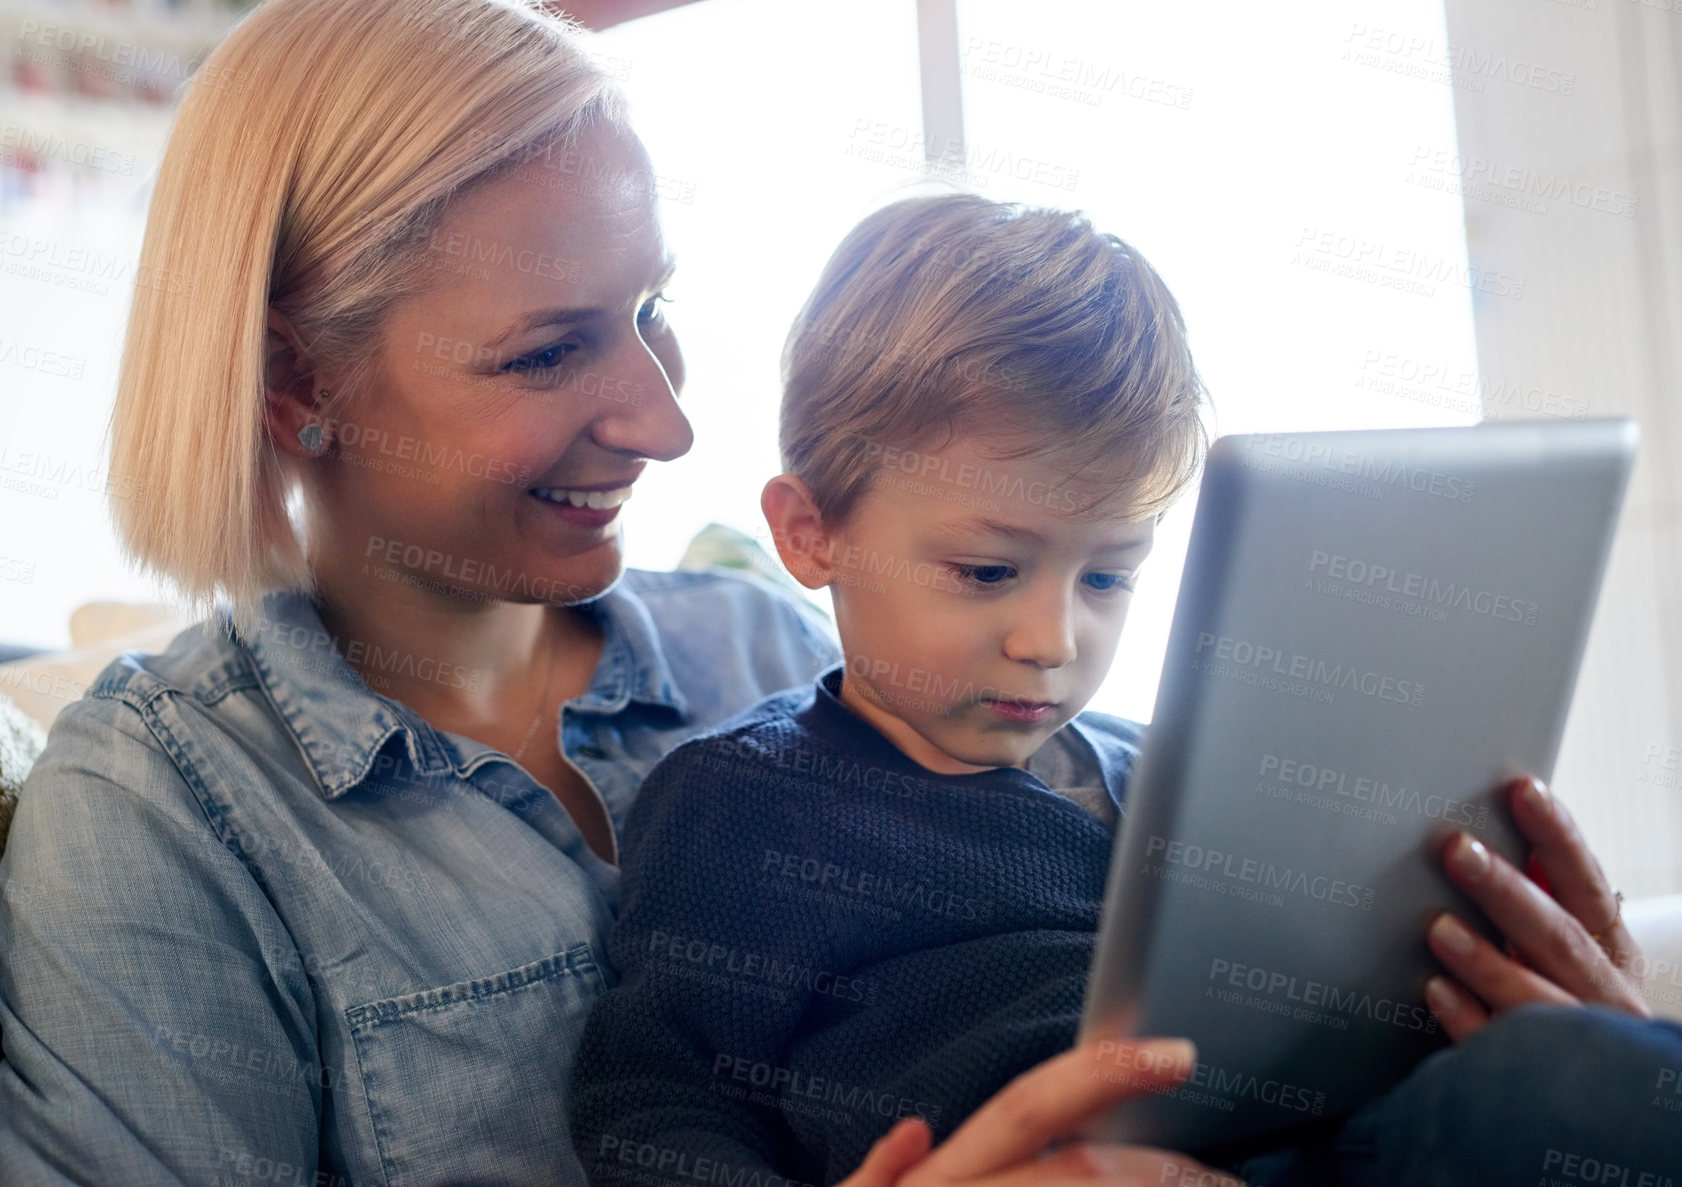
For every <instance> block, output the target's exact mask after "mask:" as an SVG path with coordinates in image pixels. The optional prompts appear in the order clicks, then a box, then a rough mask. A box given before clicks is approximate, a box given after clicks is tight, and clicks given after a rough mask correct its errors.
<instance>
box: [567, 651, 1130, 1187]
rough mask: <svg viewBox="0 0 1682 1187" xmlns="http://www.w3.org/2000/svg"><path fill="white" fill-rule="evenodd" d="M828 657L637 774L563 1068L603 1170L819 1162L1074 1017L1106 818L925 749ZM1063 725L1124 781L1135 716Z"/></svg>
mask: <svg viewBox="0 0 1682 1187" xmlns="http://www.w3.org/2000/svg"><path fill="white" fill-rule="evenodd" d="M840 677H841V668H840V667H839V666H838V667H836V668H832V669H831V670H830V671H828V672H826V673H824V675H823V676H821V677H819V679H818V680H817V681H816V682H814V683H813V684H812V685H809V686H807V687H805V688H799V689H791V690H789V691H787V692H783V693H779V694H776V695H775V696H772V697H770V698H768V699H766V700H764V701H762V702H760V703H759V704H758V705H756V706H755V707H753V708H752V709H749V710H748V711H746V712H745V713H743V714H741V715H739V716H737V717H736V718H734V719H733V720H732V721H730V722H726V723H725V724H724V725H722V726H720V727H719V728H718V730H717V731H715V732H713V733H711V734H708V735H705V736H703V737H700V738H696V739H692V740H690V741H688V742H686V743H684V744H683V745H682V746H679V747H678V748H677V749H675V750H674V751H672V753H671V754H670V755H668V756H667V757H666V758H665V759H664V760H663V761H662V762H661V763H660V764H659V765H658V766H657V767H655V769H654V770H653V771H652V772H651V773H650V774H649V776H648V778H647V780H646V781H645V782H644V784H643V787H642V790H641V791H640V792H639V793H638V796H637V801H636V804H635V805H634V806H633V808H632V810H631V813H630V816H629V818H628V820H627V822H626V825H625V838H626V843H625V849H624V855H623V870H624V881H623V885H622V892H623V893H622V902H621V906H620V913H619V918H618V923H617V925H616V927H615V928H614V931H613V934H612V937H611V939H610V941H609V953H610V955H611V959H612V964H613V966H614V967H615V968H616V969H617V970H619V974H620V978H621V980H620V983H619V984H618V986H617V987H616V988H613V989H611V990H610V991H609V992H607V993H606V994H604V995H603V996H602V998H601V999H600V1000H599V1001H598V1003H597V1004H596V1007H595V1009H594V1011H593V1012H592V1013H591V1015H590V1019H589V1022H588V1024H587V1026H586V1028H585V1033H584V1038H583V1045H582V1049H581V1051H580V1052H579V1056H578V1062H577V1065H576V1069H575V1072H574V1079H573V1091H572V1109H571V1112H572V1129H573V1139H574V1141H575V1142H576V1143H577V1144H578V1147H579V1150H580V1153H581V1154H582V1156H583V1161H584V1165H585V1167H586V1168H587V1169H588V1171H589V1173H590V1176H591V1179H592V1181H593V1182H614V1181H620V1182H622V1181H627V1180H635V1181H637V1182H643V1183H647V1182H670V1183H683V1184H689V1185H693V1184H696V1183H730V1184H736V1185H737V1187H777V1185H778V1184H779V1183H780V1182H781V1180H782V1179H784V1178H786V1179H787V1180H789V1181H790V1182H792V1183H797V1184H798V1183H813V1184H816V1183H831V1182H834V1181H836V1180H838V1179H841V1178H843V1177H845V1176H846V1175H847V1174H849V1173H851V1172H852V1171H853V1170H854V1169H856V1168H857V1166H858V1163H859V1161H860V1160H861V1159H862V1158H863V1156H864V1154H865V1153H866V1152H867V1151H868V1150H869V1148H870V1145H871V1143H872V1142H874V1141H875V1140H876V1139H877V1138H878V1137H880V1136H881V1135H882V1134H884V1133H886V1132H887V1131H888V1130H889V1129H890V1128H892V1126H893V1125H894V1124H895V1122H897V1121H898V1119H899V1118H900V1117H903V1116H919V1115H920V1116H922V1117H924V1118H926V1119H927V1120H928V1121H929V1122H930V1124H931V1126H932V1128H933V1130H934V1132H935V1138H936V1140H937V1141H938V1140H940V1139H942V1138H944V1137H945V1136H946V1135H948V1134H949V1133H951V1132H952V1130H953V1129H955V1128H956V1127H957V1126H958V1124H959V1123H960V1122H962V1121H963V1119H964V1118H965V1117H966V1116H968V1115H969V1114H970V1113H971V1112H972V1111H974V1109H975V1108H976V1107H977V1106H979V1105H980V1104H981V1103H982V1102H984V1101H985V1100H986V1099H987V1098H988V1097H990V1096H992V1095H993V1094H994V1093H995V1092H996V1091H998V1090H999V1089H1000V1088H1001V1087H1003V1086H1004V1085H1005V1084H1006V1083H1007V1082H1009V1081H1010V1080H1011V1079H1012V1078H1013V1077H1014V1076H1016V1075H1017V1074H1018V1073H1020V1072H1022V1071H1024V1070H1026V1069H1027V1068H1029V1067H1031V1066H1033V1065H1034V1064H1036V1063H1039V1062H1040V1061H1042V1060H1044V1059H1047V1058H1049V1057H1050V1056H1052V1055H1055V1054H1056V1053H1057V1052H1059V1051H1062V1050H1065V1049H1067V1048H1068V1047H1069V1046H1070V1044H1071V1043H1072V1042H1073V1041H1074V1038H1075V1031H1076V1026H1077V1024H1078V1022H1079V1018H1080V1007H1081V1001H1082V997H1083V994H1084V991H1085V987H1086V975H1087V966H1088V964H1089V963H1090V961H1091V957H1092V947H1093V940H1094V933H1095V931H1096V929H1097V925H1098V912H1099V907H1100V905H1101V902H1102V899H1103V895H1104V882H1105V874H1106V871H1107V868H1108V865H1109V859H1110V849H1111V845H1112V841H1113V835H1112V833H1111V832H1110V830H1109V828H1108V827H1106V826H1105V825H1104V824H1103V823H1101V822H1100V821H1099V820H1098V819H1097V818H1096V817H1094V816H1093V815H1092V814H1091V813H1089V812H1088V811H1086V810H1085V809H1084V808H1081V807H1079V806H1078V805H1076V804H1075V803H1074V802H1072V801H1071V800H1069V799H1066V798H1064V797H1063V796H1061V795H1057V794H1054V793H1053V792H1052V791H1051V790H1050V789H1049V788H1047V787H1046V785H1045V784H1044V783H1042V782H1041V781H1040V780H1039V779H1038V778H1036V777H1035V776H1034V775H1031V774H1029V773H1028V772H1027V771H1025V770H1019V769H1015V768H1000V769H996V770H991V771H984V772H982V773H980V774H977V775H953V776H948V775H940V774H936V773H934V772H932V771H930V770H928V769H927V768H925V767H923V766H920V765H919V764H917V763H915V762H913V761H912V760H910V759H908V758H906V757H905V756H904V755H903V754H901V753H900V751H899V750H898V749H897V748H896V747H894V746H893V744H892V743H890V742H889V741H888V740H887V739H886V738H884V737H883V736H882V735H881V734H880V733H878V732H877V731H876V730H875V729H874V728H872V727H871V726H870V725H868V724H867V723H866V722H865V721H864V720H863V719H862V718H860V717H859V716H858V715H856V714H855V713H853V711H852V710H850V709H848V708H847V707H846V706H844V705H843V704H842V703H841V702H840V701H839V700H838V699H837V694H838V692H839V689H840ZM1068 728H1072V729H1074V730H1076V731H1077V732H1078V733H1079V734H1080V735H1081V736H1082V737H1084V738H1085V739H1086V740H1087V741H1088V742H1089V743H1090V744H1091V746H1092V748H1093V750H1094V752H1095V753H1096V755H1097V757H1098V761H1099V765H1100V767H1101V768H1102V771H1103V776H1104V784H1105V786H1106V787H1107V788H1108V789H1109V791H1110V793H1111V795H1112V796H1113V797H1115V799H1116V802H1117V804H1118V805H1119V804H1120V800H1121V794H1122V790H1123V788H1124V785H1125V783H1126V779H1127V775H1128V772H1129V770H1130V769H1131V767H1132V764H1133V760H1134V759H1135V757H1136V756H1137V754H1138V747H1139V744H1140V742H1141V740H1142V737H1143V730H1144V727H1142V726H1140V725H1139V724H1137V723H1135V722H1130V721H1124V720H1122V719H1120V718H1116V717H1110V716H1107V715H1104V714H1098V713H1083V714H1081V715H1080V716H1078V717H1077V718H1075V720H1074V721H1073V722H1071V723H1070V726H1069V727H1068ZM768 1172H774V1173H768Z"/></svg>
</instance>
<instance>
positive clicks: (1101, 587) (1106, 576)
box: [1081, 573, 1134, 593]
mask: <svg viewBox="0 0 1682 1187" xmlns="http://www.w3.org/2000/svg"><path fill="white" fill-rule="evenodd" d="M1081 580H1082V581H1084V582H1086V584H1087V585H1088V586H1089V587H1090V588H1092V589H1095V590H1097V591H1098V592H1099V593H1109V592H1110V591H1111V590H1116V589H1129V590H1130V589H1132V588H1133V587H1134V584H1133V578H1131V577H1123V576H1122V575H1121V574H1120V573H1088V574H1087V575H1086V576H1085V577H1082V578H1081Z"/></svg>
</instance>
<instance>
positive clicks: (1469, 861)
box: [1449, 833, 1489, 878]
mask: <svg viewBox="0 0 1682 1187" xmlns="http://www.w3.org/2000/svg"><path fill="white" fill-rule="evenodd" d="M1449 860H1450V861H1452V862H1454V868H1455V869H1457V870H1459V871H1460V872H1461V873H1462V874H1464V875H1466V877H1468V878H1481V877H1483V876H1484V875H1485V874H1487V873H1489V850H1487V849H1485V848H1484V847H1483V842H1482V841H1479V840H1478V839H1477V838H1476V837H1474V836H1471V835H1469V834H1467V833H1461V834H1460V836H1459V838H1457V839H1456V840H1455V842H1454V849H1453V851H1452V852H1451V853H1450V855H1449Z"/></svg>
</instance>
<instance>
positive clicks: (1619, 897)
mask: <svg viewBox="0 0 1682 1187" xmlns="http://www.w3.org/2000/svg"><path fill="white" fill-rule="evenodd" d="M1612 907H1613V911H1612V922H1611V923H1608V924H1607V925H1606V926H1605V927H1603V928H1601V929H1600V930H1599V931H1594V932H1590V933H1589V939H1591V940H1593V941H1594V942H1595V943H1597V944H1599V945H1600V946H1601V947H1602V948H1604V947H1605V946H1606V936H1607V935H1608V934H1609V933H1610V932H1611V930H1612V929H1613V928H1614V927H1617V926H1618V924H1620V923H1622V922H1623V919H1624V892H1623V891H1621V890H1614V891H1613V892H1612Z"/></svg>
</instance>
